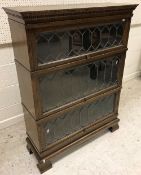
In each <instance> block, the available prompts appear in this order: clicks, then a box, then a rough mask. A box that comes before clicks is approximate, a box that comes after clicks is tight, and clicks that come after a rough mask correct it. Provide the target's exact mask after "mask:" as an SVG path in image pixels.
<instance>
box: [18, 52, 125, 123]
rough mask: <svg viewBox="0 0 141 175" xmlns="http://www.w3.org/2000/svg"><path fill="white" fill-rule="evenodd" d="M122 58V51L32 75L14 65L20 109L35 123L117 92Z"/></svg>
mask: <svg viewBox="0 0 141 175" xmlns="http://www.w3.org/2000/svg"><path fill="white" fill-rule="evenodd" d="M125 55H126V51H123V52H120V53H119V52H116V53H114V54H113V53H108V54H104V55H101V56H95V57H93V56H91V57H90V58H89V59H87V60H85V62H83V63H82V62H81V63H79V64H73V63H70V64H69V65H68V64H66V65H63V66H62V67H61V66H58V67H54V68H51V69H49V68H48V69H44V70H41V71H38V72H33V73H30V72H29V71H28V70H26V69H25V68H24V67H23V66H21V64H19V63H18V62H16V65H17V70H18V72H19V73H18V76H19V81H20V83H21V84H22V87H21V88H22V91H21V95H22V99H23V101H22V102H23V105H24V106H25V108H26V109H27V110H28V111H29V112H30V113H31V114H32V115H33V117H34V118H35V119H36V120H38V119H41V118H43V117H47V116H49V115H51V114H54V113H56V112H58V111H60V110H64V109H66V108H69V107H71V106H73V105H76V104H78V103H81V102H82V101H85V100H87V99H89V98H92V97H93V96H97V95H98V94H99V93H104V92H106V91H109V90H111V89H114V88H117V87H119V86H121V81H122V74H123V67H124V62H125ZM27 84H28V86H27ZM25 94H26V95H25Z"/></svg>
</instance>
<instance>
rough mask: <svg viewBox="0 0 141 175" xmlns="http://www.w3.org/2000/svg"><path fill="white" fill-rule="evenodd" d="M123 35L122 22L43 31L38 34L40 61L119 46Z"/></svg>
mask: <svg viewBox="0 0 141 175" xmlns="http://www.w3.org/2000/svg"><path fill="white" fill-rule="evenodd" d="M122 36H123V23H122V22H120V23H113V24H104V25H99V26H94V27H87V28H76V29H73V30H67V31H54V32H42V33H39V34H38V36H37V57H38V63H39V64H40V65H41V64H45V63H49V62H52V61H56V60H60V59H66V58H68V57H72V56H78V55H81V54H87V53H89V52H94V51H97V50H101V49H105V48H110V47H114V46H118V45H120V44H121V42H122Z"/></svg>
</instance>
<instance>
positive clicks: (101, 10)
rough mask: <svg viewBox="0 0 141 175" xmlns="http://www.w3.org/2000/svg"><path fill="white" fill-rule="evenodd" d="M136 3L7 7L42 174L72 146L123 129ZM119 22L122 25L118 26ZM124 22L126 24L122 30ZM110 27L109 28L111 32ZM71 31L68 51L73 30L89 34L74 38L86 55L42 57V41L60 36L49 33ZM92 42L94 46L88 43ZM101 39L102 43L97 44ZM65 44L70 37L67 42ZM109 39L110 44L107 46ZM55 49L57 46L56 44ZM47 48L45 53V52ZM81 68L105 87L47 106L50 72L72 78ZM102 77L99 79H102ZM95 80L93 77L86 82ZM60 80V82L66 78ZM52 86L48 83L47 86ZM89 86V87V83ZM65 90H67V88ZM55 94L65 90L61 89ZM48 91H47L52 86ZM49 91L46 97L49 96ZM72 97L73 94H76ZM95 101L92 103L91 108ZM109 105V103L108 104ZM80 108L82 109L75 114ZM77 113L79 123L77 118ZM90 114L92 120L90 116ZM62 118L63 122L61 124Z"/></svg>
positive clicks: (32, 146) (31, 144) (31, 146)
mask: <svg viewBox="0 0 141 175" xmlns="http://www.w3.org/2000/svg"><path fill="white" fill-rule="evenodd" d="M136 7H137V4H115V3H96V4H72V5H47V6H37V7H9V8H4V10H5V12H6V13H7V15H8V20H9V25H10V29H11V36H12V44H13V48H14V55H15V61H16V67H17V72H18V79H19V85H20V92H21V98H22V105H23V110H24V118H25V124H26V132H27V139H26V141H27V150H28V152H29V153H30V154H32V153H34V155H35V156H36V158H37V160H38V164H37V167H38V168H39V171H40V172H41V173H43V172H45V171H47V170H48V169H50V168H51V167H52V163H51V159H53V158H54V157H55V156H57V155H58V154H60V153H61V152H63V151H65V150H67V149H69V148H70V147H72V146H73V145H77V144H80V143H83V142H85V141H86V140H88V139H89V138H91V137H93V136H97V135H98V134H99V133H101V132H102V131H104V130H108V129H109V130H110V131H111V132H114V131H116V130H117V129H118V128H119V125H118V122H119V119H118V118H117V116H118V106H119V101H120V92H121V87H122V77H123V71H124V65H125V57H126V51H127V44H128V36H129V30H130V23H131V17H132V15H133V10H134V9H135V8H136ZM116 24H118V27H117V26H116ZM119 24H120V25H121V26H122V27H121V28H120V27H119V26H120V25H119ZM112 27H113V28H114V27H115V28H116V29H115V30H116V33H118V36H117V34H115V30H114V29H113V30H114V31H112ZM101 28H102V29H101ZM105 28H106V29H105ZM91 30H94V31H96V30H97V33H95V34H94V35H92V34H91V36H89V34H86V33H87V32H86V31H91ZM103 30H105V33H104V34H103V38H102V32H103ZM107 30H108V31H109V33H108V34H107ZM66 31H67V32H68V33H69V37H68V38H69V39H68V43H69V46H68V47H69V50H68V51H69V52H72V50H73V44H72V43H73V42H74V40H75V39H72V37H74V36H73V35H74V33H75V32H76V33H77V32H78V33H81V32H82V33H83V31H85V32H84V33H85V37H84V33H83V40H84V41H83V42H81V39H78V38H77V39H76V41H75V42H76V44H75V52H77V46H81V47H83V49H82V48H81V49H82V50H83V52H82V53H81V50H79V54H77V53H75V54H74V53H73V54H69V55H67V56H66V55H65V54H66V53H65V52H64V55H63V57H61V58H59V59H58V58H55V56H53V58H52V59H51V61H48V57H47V56H48V55H46V57H47V58H45V60H44V61H43V60H41V58H40V56H39V55H38V49H39V48H38V47H39V46H38V42H39V41H40V40H41V41H42V40H44V42H45V43H46V44H48V45H51V44H52V43H55V42H56V39H55V38H54V41H53V42H52V43H50V42H49V41H48V39H47V38H46V37H47V36H48V35H51V33H55V34H56V36H57V35H58V33H59V32H62V33H63V32H66ZM74 31H75V32H74ZM94 31H93V32H94ZM93 32H91V33H93ZM44 33H45V38H44V36H43V38H42V37H40V35H41V36H42V35H44ZM72 33H73V34H72ZM82 33H81V35H82ZM63 35H64V34H63ZM63 35H61V37H62V36H63ZM95 35H96V36H95ZM107 36H108V42H107V38H106V37H107ZM53 37H54V36H53ZM57 37H58V36H57ZM59 37H60V35H59ZM81 37H82V36H81ZM81 37H80V38H81ZM90 37H91V38H90ZM93 37H94V39H93ZM57 39H58V38H57ZM59 39H60V38H59ZM105 39H106V43H105ZM110 39H111V40H112V41H110ZM90 40H91V45H89V42H90ZM97 40H98V46H97V47H96V48H94V44H95V42H96V41H97ZM113 40H114V41H113ZM61 41H62V40H61ZM92 41H94V43H93V42H92ZM63 42H65V41H64V40H63ZM110 42H113V43H112V44H111V43H110ZM41 43H42V42H41ZM82 43H83V44H82ZM107 43H108V44H109V45H108V46H106V45H107ZM71 44H72V45H71ZM81 44H82V45H81ZM84 45H85V46H84ZM87 45H88V46H87ZM51 47H52V48H53V44H52V45H51ZM66 47H67V46H66ZM87 47H88V48H87ZM45 48H46V47H45ZM45 50H46V51H47V52H49V50H48V48H47V49H44V50H43V51H45ZM43 51H42V52H41V54H42V55H43ZM59 54H60V51H59ZM61 54H62V53H61ZM57 56H58V55H57ZM115 61H116V62H115ZM82 66H86V67H85V69H87V72H89V76H90V80H94V81H93V82H95V86H94V87H93V88H97V83H101V82H102V83H101V84H100V85H102V87H104V88H103V89H100V88H99V89H97V91H92V92H91V91H90V90H89V91H90V93H88V94H86V92H85V91H86V89H85V90H84V92H83V93H82V94H83V95H82V96H79V97H77V98H74V99H71V100H70V101H67V100H66V99H63V100H64V101H65V100H66V101H65V103H61V100H62V98H63V96H61V98H59V105H58V104H57V103H58V102H57V100H56V101H55V107H53V108H51V109H49V110H44V104H43V96H44V95H45V94H42V93H41V84H42V81H41V80H42V77H45V78H46V77H48V76H49V75H54V74H59V73H60V72H63V71H64V72H65V73H64V74H65V75H66V74H67V75H71V77H73V76H74V74H73V71H74V70H75V69H76V70H77V69H78V70H79V67H81V68H82ZM110 66H111V67H110ZM109 67H110V68H109ZM107 70H108V71H109V72H108V71H107ZM81 71H82V70H81ZM81 71H80V75H81V73H82V75H81V76H80V77H79V74H78V75H75V76H74V77H75V78H76V77H77V76H78V77H79V78H80V79H81V78H82V77H83V76H85V75H84V73H85V74H86V72H85V71H84V70H83V71H82V72H81ZM114 73H115V74H114ZM113 74H114V75H113ZM62 75H63V74H62ZM100 75H101V77H100ZM106 76H107V77H108V78H107V79H106ZM114 76H115V77H114ZM74 77H73V78H74ZM99 77H100V79H98V78H99ZM113 77H114V78H113ZM65 78H66V77H65ZM65 78H64V79H65ZM90 80H89V79H88V80H87V82H88V81H90ZM52 81H53V82H54V83H55V81H56V80H54V79H52ZM59 81H61V78H60V79H59ZM81 81H82V80H81ZM81 81H80V82H81ZM72 82H73V81H72ZM47 83H49V82H47ZM106 83H107V84H106ZM85 84H88V83H85ZM103 84H104V86H103ZM72 85H73V84H72ZM82 85H83V84H82ZM48 86H49V84H48V85H47V88H48ZM54 86H55V87H58V86H59V85H58V84H57V85H56V84H55V85H54ZM74 86H75V84H74ZM87 86H88V89H89V85H87ZM45 87H46V86H45ZM63 87H64V86H62V89H63ZM53 88H54V87H53V85H52V87H51V89H50V90H52V89H53ZM63 90H64V91H65V89H63ZM68 90H69V89H68ZM75 90H76V89H75ZM55 92H58V93H60V91H58V89H57V90H56V91H55ZM76 92H77V91H76ZM45 93H47V90H46V91H45ZM53 93H54V91H51V95H53ZM80 93H81V92H80ZM49 95H50V94H49ZM49 95H48V96H47V97H46V99H47V98H49ZM71 95H72V96H73V93H72V94H71ZM52 97H53V96H52ZM68 97H69V95H68V96H65V98H68ZM46 99H45V100H46ZM52 99H53V98H51V100H52ZM51 100H50V101H49V103H47V109H48V105H50V104H51ZM106 100H107V101H106ZM92 105H93V107H92V108H90V107H91V106H92ZM106 105H110V106H107V107H106ZM90 109H92V110H90ZM85 111H87V113H86V112H85ZM101 111H104V112H101ZM75 112H77V115H76V116H75ZM78 113H79V114H78ZM91 113H92V115H91ZM84 114H85V115H84ZM74 116H75V117H74ZM78 116H79V121H78V120H76V119H77V118H78ZM84 116H85V117H84ZM69 117H70V118H69ZM83 117H84V118H83ZM89 117H92V118H90V119H88V118H89ZM96 117H98V118H96ZM74 119H75V120H74ZM82 119H83V120H84V121H83V122H82V121H81V120H82ZM73 120H74V121H73ZM58 121H59V123H57V124H56V122H58ZM72 121H73V122H74V123H73V122H72ZM77 122H78V123H77ZM67 124H69V125H67ZM60 126H61V127H60ZM76 126H77V128H76V129H74V128H75V127H76ZM59 127H60V128H61V129H60V128H59ZM67 127H68V128H67ZM66 128H67V129H68V130H66ZM55 129H56V130H55ZM68 131H69V132H68ZM51 133H52V134H51ZM56 133H57V134H58V133H60V135H59V136H58V135H57V136H58V138H57V139H56V138H55V136H56V135H55V134H56Z"/></svg>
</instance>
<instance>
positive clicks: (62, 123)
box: [42, 94, 115, 148]
mask: <svg viewBox="0 0 141 175" xmlns="http://www.w3.org/2000/svg"><path fill="white" fill-rule="evenodd" d="M114 99H115V94H112V95H109V96H107V97H104V98H100V99H99V100H96V101H94V102H92V103H89V104H85V105H84V106H80V107H78V108H76V109H73V110H71V111H69V112H67V113H64V114H62V115H60V116H58V117H55V118H52V119H50V120H49V121H48V122H47V123H43V125H42V127H43V129H44V131H45V133H44V139H45V144H46V148H48V146H49V145H50V144H52V143H54V142H56V141H59V140H60V139H62V138H64V137H66V136H69V135H70V134H73V133H74V132H77V131H79V130H81V129H83V128H85V127H86V126H88V125H91V124H93V123H94V122H96V121H97V120H99V119H102V118H103V117H104V116H105V115H108V114H110V113H112V112H113V110H114Z"/></svg>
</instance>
